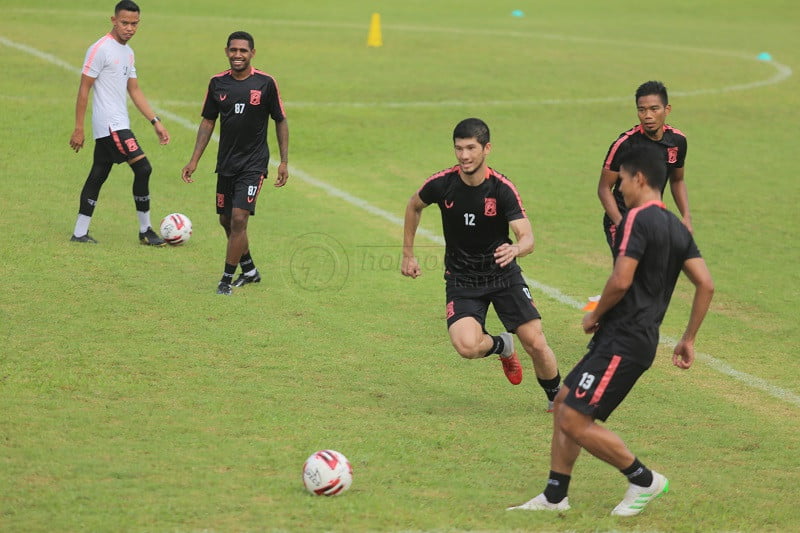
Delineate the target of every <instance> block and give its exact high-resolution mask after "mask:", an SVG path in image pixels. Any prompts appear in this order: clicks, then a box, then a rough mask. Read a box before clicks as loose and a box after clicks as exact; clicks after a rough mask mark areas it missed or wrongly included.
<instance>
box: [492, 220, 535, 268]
mask: <svg viewBox="0 0 800 533" xmlns="http://www.w3.org/2000/svg"><path fill="white" fill-rule="evenodd" d="M509 226H510V227H511V231H513V232H514V236H515V237H516V240H517V242H516V243H515V244H508V243H503V244H501V245H500V246H498V247H497V249H496V250H495V251H494V260H495V262H496V263H497V264H498V265H500V266H501V267H504V266H506V265H508V264H509V263H511V261H513V260H514V258H515V257H525V256H526V255H528V254H529V253H531V252H532V251H533V244H534V241H533V228H532V227H531V221H530V220H529V219H527V218H519V219H517V220H512V221H511V222H509Z"/></svg>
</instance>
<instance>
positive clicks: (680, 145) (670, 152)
mask: <svg viewBox="0 0 800 533" xmlns="http://www.w3.org/2000/svg"><path fill="white" fill-rule="evenodd" d="M635 99H636V112H637V114H638V115H639V124H638V125H637V126H634V127H633V128H631V129H629V130H628V131H626V132H623V133H621V134H620V135H619V137H617V139H616V140H615V141H614V142H613V143H611V146H610V147H609V149H608V152H607V153H606V158H605V160H604V161H603V170H602V171H601V173H600V182H599V183H598V185H597V196H598V197H599V198H600V203H601V204H602V206H603V209H604V210H605V215H604V216H603V229H604V230H605V234H606V240H607V241H608V246H609V247H613V244H614V236H615V234H616V232H617V228H618V227H619V222H620V220H622V215H624V214H625V212H626V211H627V208H626V207H625V202H624V200H623V199H622V193H621V192H620V190H619V187H620V178H619V162H620V161H621V158H622V157H623V156H624V155H625V153H626V152H628V151H629V150H631V149H633V148H636V147H637V146H639V145H642V144H649V145H653V146H657V147H658V148H659V149H660V151H661V157H662V158H663V160H664V165H665V167H666V169H667V182H669V187H670V191H671V192H672V198H673V199H674V200H675V205H676V207H677V208H678V211H680V213H681V216H682V217H683V224H684V225H685V226H686V227H687V228H688V229H689V231H690V232H691V231H692V215H691V214H690V213H689V194H688V192H687V190H686V182H685V181H684V162H685V161H686V148H687V144H686V136H685V135H684V134H683V132H682V131H680V130H678V129H677V128H674V127H672V126H670V125H669V124H667V123H666V120H667V116H669V113H670V111H671V110H672V107H671V106H670V104H669V97H668V95H667V88H666V87H664V84H663V83H661V82H660V81H648V82H645V83H643V84H641V85H640V86H639V87H638V88H637V89H636V94H635ZM667 182H665V183H664V185H663V186H662V187H661V192H662V193H663V192H664V188H666V184H667Z"/></svg>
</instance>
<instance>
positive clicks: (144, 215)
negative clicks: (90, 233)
mask: <svg viewBox="0 0 800 533" xmlns="http://www.w3.org/2000/svg"><path fill="white" fill-rule="evenodd" d="M136 216H137V217H139V233H144V232H145V231H147V228H149V227H150V211H136ZM78 236H79V237H80V235H78Z"/></svg>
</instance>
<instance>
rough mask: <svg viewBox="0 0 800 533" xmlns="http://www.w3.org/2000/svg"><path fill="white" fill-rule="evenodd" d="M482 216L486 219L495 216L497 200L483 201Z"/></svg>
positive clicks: (487, 199)
mask: <svg viewBox="0 0 800 533" xmlns="http://www.w3.org/2000/svg"><path fill="white" fill-rule="evenodd" d="M483 214H484V216H487V217H493V216H496V215H497V200H496V199H495V198H484V199H483Z"/></svg>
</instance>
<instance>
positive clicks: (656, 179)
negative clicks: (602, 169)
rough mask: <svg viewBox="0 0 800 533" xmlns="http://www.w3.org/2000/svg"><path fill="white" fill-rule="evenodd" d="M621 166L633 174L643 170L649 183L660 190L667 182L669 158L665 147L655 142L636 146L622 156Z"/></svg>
mask: <svg viewBox="0 0 800 533" xmlns="http://www.w3.org/2000/svg"><path fill="white" fill-rule="evenodd" d="M619 168H620V169H622V168H624V169H625V170H626V171H627V172H630V173H631V174H636V173H637V172H641V173H642V175H643V176H644V178H645V180H647V184H648V185H649V186H650V187H651V188H653V189H658V190H659V191H661V190H663V188H664V184H665V183H666V182H667V160H666V154H665V153H664V150H663V148H660V147H659V146H658V145H656V144H655V143H647V144H641V145H638V146H634V147H633V148H631V149H630V150H628V151H627V152H625V153H624V154H622V155H621V156H620V159H619Z"/></svg>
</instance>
